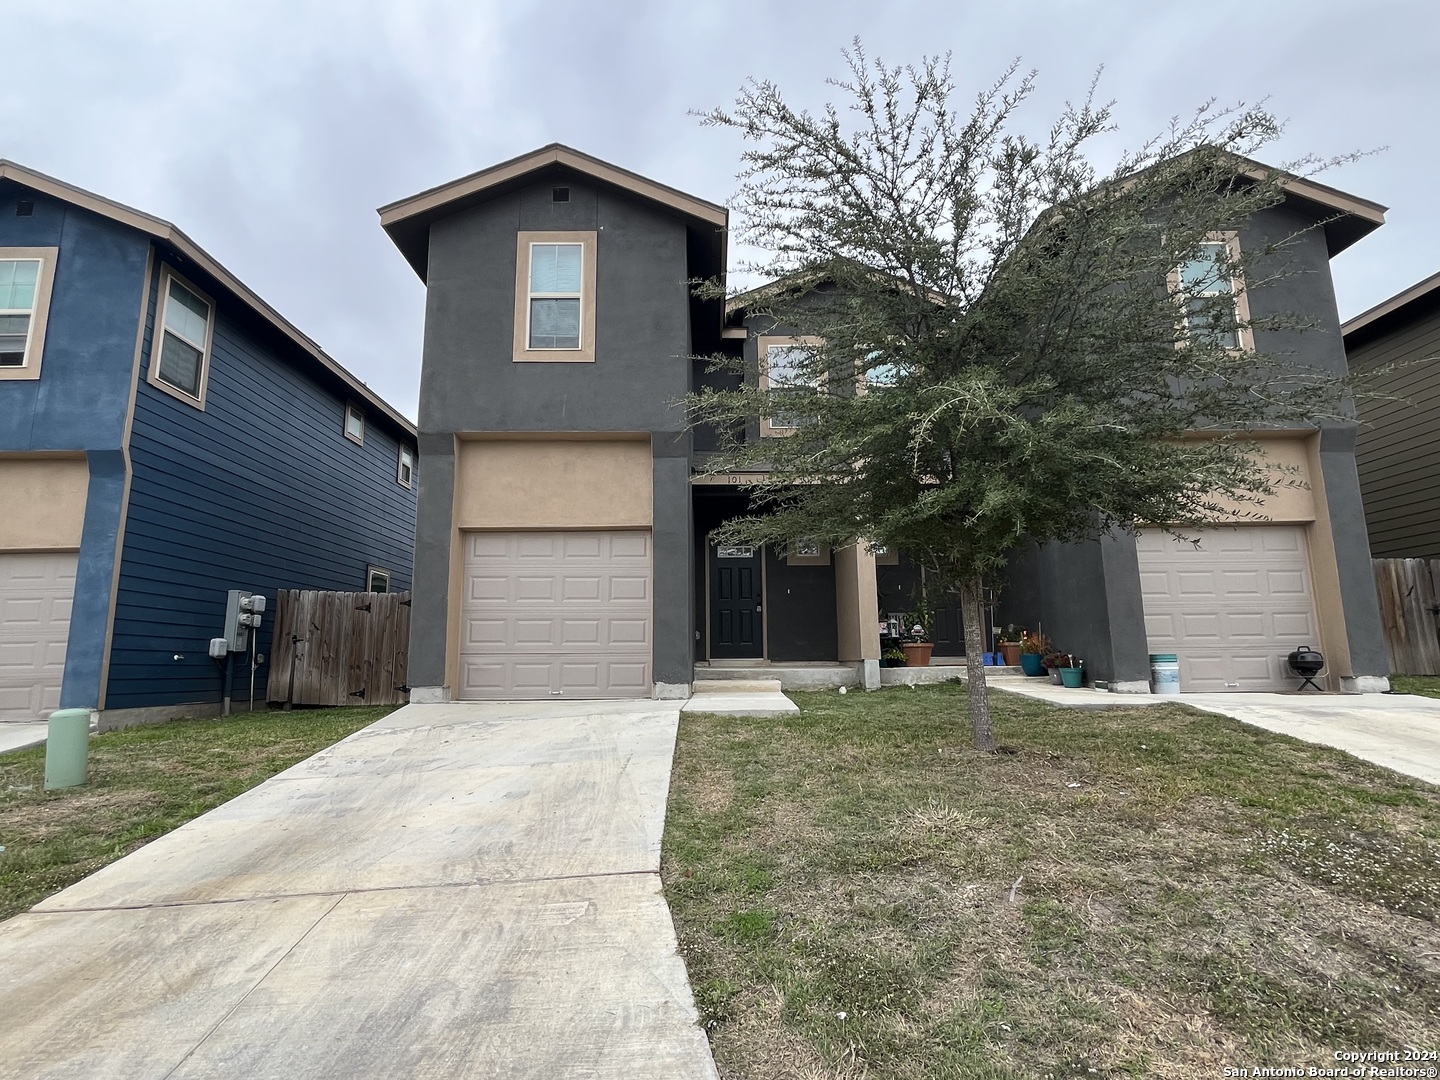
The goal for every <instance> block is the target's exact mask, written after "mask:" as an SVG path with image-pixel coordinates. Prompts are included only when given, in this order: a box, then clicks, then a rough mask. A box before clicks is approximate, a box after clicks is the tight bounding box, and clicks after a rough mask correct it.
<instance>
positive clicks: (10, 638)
mask: <svg viewBox="0 0 1440 1080" xmlns="http://www.w3.org/2000/svg"><path fill="white" fill-rule="evenodd" d="M76 558H77V556H76V555H75V553H74V552H73V551H62V552H47V553H40V554H23V555H16V554H10V555H6V554H0V722H6V721H21V722H23V721H31V722H33V721H38V720H44V719H45V718H46V717H47V716H49V715H50V713H52V712H54V711H55V710H56V709H58V708H59V707H60V684H61V683H62V682H63V681H64V679H65V646H66V644H67V642H68V641H69V637H70V605H71V602H72V601H73V599H74V597H75V564H76Z"/></svg>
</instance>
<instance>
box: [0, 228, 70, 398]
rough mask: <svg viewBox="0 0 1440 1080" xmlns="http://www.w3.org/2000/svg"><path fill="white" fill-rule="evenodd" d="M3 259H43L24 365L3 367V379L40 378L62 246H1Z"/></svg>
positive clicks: (0, 371) (0, 253)
mask: <svg viewBox="0 0 1440 1080" xmlns="http://www.w3.org/2000/svg"><path fill="white" fill-rule="evenodd" d="M0 259H39V260H40V277H39V280H38V281H37V282H36V287H35V306H34V307H33V308H32V309H31V312H30V337H29V340H28V341H27V342H26V343H25V363H24V364H23V365H22V366H21V367H0V381H11V380H17V379H38V378H40V361H41V360H42V359H44V356H45V325H46V323H48V322H49V320H50V293H51V292H52V291H53V290H54V288H55V266H56V263H58V262H59V260H60V249H59V248H53V247H33V248H0Z"/></svg>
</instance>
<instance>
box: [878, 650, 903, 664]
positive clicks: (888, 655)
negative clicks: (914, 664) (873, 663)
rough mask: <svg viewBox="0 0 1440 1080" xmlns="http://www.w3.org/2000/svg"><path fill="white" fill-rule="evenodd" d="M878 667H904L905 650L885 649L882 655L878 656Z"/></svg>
mask: <svg viewBox="0 0 1440 1080" xmlns="http://www.w3.org/2000/svg"><path fill="white" fill-rule="evenodd" d="M880 666H881V667H904V666H905V650H904V649H886V650H885V651H884V652H883V653H881V654H880Z"/></svg>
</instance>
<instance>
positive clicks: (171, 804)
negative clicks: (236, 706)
mask: <svg viewBox="0 0 1440 1080" xmlns="http://www.w3.org/2000/svg"><path fill="white" fill-rule="evenodd" d="M392 711H393V709H391V708H388V707H377V708H341V709H305V710H295V711H292V712H253V713H243V714H241V715H238V716H232V717H226V718H223V719H212V720H173V721H171V722H170V723H167V724H155V725H146V726H143V727H133V728H127V729H125V730H123V731H114V732H109V733H106V734H104V735H92V736H91V737H90V762H89V765H90V779H89V783H87V784H85V785H84V786H83V787H78V788H66V789H62V790H58V791H46V790H45V748H44V747H43V746H38V747H34V748H32V749H29V750H20V751H16V752H14V753H10V754H5V755H3V756H0V845H3V847H4V851H3V852H0V919H8V918H9V917H10V916H12V915H15V914H18V913H19V912H21V911H25V910H26V909H28V908H30V907H32V906H34V905H35V904H37V903H39V902H40V901H41V900H43V899H44V898H45V897H47V896H49V895H50V894H52V893H55V892H58V891H59V890H61V889H63V888H65V887H66V886H67V885H71V884H73V883H75V882H76V881H79V880H80V879H81V878H82V877H85V876H86V875H87V874H91V873H94V872H95V871H96V870H98V869H100V867H102V866H104V865H105V864H106V863H110V862H114V861H115V860H116V859H118V858H120V857H121V856H123V855H126V854H129V853H130V852H131V851H134V850H135V849H136V848H138V847H140V846H142V845H144V844H146V843H148V842H149V841H151V840H154V839H155V838H156V837H157V836H162V835H164V834H165V833H167V832H169V831H170V830H171V829H174V828H177V827H179V826H180V825H183V824H185V822H187V821H189V820H190V819H191V818H194V817H198V816H199V815H201V814H203V813H205V811H207V810H210V809H213V808H214V807H216V806H219V805H220V804H221V803H223V802H226V801H227V800H229V799H233V798H234V797H235V796H236V795H239V794H240V793H241V792H243V791H247V790H248V789H250V788H252V787H254V786H255V785H256V784H258V783H260V782H261V781H263V780H266V779H268V778H269V777H271V776H274V775H275V774H276V773H278V772H281V771H282V770H284V769H288V768H289V767H290V766H291V765H294V764H295V763H296V762H297V761H302V760H304V759H305V758H307V757H309V756H310V755H311V754H314V753H315V752H316V751H318V750H323V749H324V748H325V747H327V746H329V745H331V744H332V743H335V742H338V741H339V740H340V739H343V738H344V737H345V736H347V735H349V734H351V733H352V732H355V731H358V730H360V729H361V728H362V727H365V726H366V725H368V724H372V723H374V722H375V721H376V720H378V719H380V718H381V717H382V716H384V715H386V714H387V713H389V712H392Z"/></svg>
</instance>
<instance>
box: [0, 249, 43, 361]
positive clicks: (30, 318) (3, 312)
mask: <svg viewBox="0 0 1440 1080" xmlns="http://www.w3.org/2000/svg"><path fill="white" fill-rule="evenodd" d="M54 274H55V249H54V248H4V249H0V379H36V378H39V376H40V357H41V354H42V352H43V349H44V344H45V316H46V313H47V311H48V310H49V307H50V286H51V283H52V280H53V278H54Z"/></svg>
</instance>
